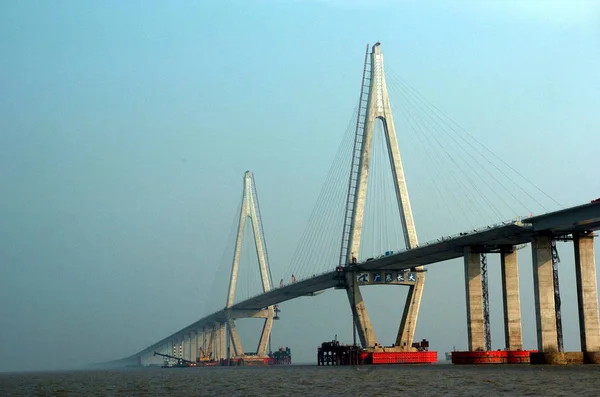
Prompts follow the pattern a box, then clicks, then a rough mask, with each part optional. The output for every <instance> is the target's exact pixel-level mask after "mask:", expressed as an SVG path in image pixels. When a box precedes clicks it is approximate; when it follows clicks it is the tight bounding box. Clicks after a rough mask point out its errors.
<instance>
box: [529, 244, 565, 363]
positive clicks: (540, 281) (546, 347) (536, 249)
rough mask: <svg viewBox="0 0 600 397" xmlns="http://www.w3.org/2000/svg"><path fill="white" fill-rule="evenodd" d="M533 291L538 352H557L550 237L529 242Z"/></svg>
mask: <svg viewBox="0 0 600 397" xmlns="http://www.w3.org/2000/svg"><path fill="white" fill-rule="evenodd" d="M531 253H532V256H533V289H534V296H535V320H536V328H537V343H538V350H539V351H540V352H544V353H550V352H558V336H557V331H556V308H555V306H554V277H553V273H552V236H536V237H534V238H533V240H532V242H531Z"/></svg>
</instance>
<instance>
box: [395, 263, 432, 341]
mask: <svg viewBox="0 0 600 397" xmlns="http://www.w3.org/2000/svg"><path fill="white" fill-rule="evenodd" d="M415 270H416V271H417V279H416V281H415V284H414V285H411V286H410V287H409V290H408V295H407V296H406V303H405V305H404V312H403V313H402V320H401V321H400V327H399V328H398V336H397V337H396V345H397V346H401V347H403V348H404V349H405V350H407V351H410V350H411V349H412V342H413V339H414V336H415V329H416V328H417V317H418V316H419V307H420V306H421V296H422V295H423V285H424V284H425V271H424V268H423V266H419V267H417V268H415Z"/></svg>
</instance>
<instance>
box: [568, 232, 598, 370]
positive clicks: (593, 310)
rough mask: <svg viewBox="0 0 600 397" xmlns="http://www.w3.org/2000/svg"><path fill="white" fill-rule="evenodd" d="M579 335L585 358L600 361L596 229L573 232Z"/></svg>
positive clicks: (591, 361)
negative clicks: (595, 251)
mask: <svg viewBox="0 0 600 397" xmlns="http://www.w3.org/2000/svg"><path fill="white" fill-rule="evenodd" d="M573 244H574V248H575V277H576V282H577V306H578V311H579V337H580V341H581V351H582V352H583V353H584V360H585V361H586V362H589V363H592V364H600V320H599V317H598V286H597V283H596V263H595V256H594V255H595V253H594V234H593V233H585V234H580V233H573Z"/></svg>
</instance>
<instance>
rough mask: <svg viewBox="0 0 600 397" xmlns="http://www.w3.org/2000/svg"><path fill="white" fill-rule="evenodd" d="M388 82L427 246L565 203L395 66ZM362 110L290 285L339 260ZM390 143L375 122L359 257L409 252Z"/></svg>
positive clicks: (314, 217)
mask: <svg viewBox="0 0 600 397" xmlns="http://www.w3.org/2000/svg"><path fill="white" fill-rule="evenodd" d="M386 81H387V87H388V94H389V96H390V100H391V102H392V111H393V117H394V121H395V125H396V131H397V134H398V140H399V145H400V152H401V156H402V158H403V162H404V169H405V173H406V179H407V184H408V189H409V195H410V200H411V204H412V207H413V211H414V213H415V219H416V228H417V233H418V234H419V236H420V241H421V242H422V244H423V243H425V242H427V241H435V240H437V239H439V238H441V237H443V236H447V235H451V234H456V233H459V232H470V231H472V230H474V229H477V228H480V227H484V226H486V225H492V224H497V223H500V222H503V221H512V220H515V219H519V218H523V217H528V216H531V215H533V214H540V213H545V212H548V211H549V210H550V209H557V208H562V206H561V205H560V204H559V203H558V202H557V201H556V200H554V199H553V198H552V197H550V196H549V195H548V194H547V193H545V192H544V191H543V190H542V189H540V188H539V187H538V186H537V185H535V183H533V182H532V181H530V180H528V179H527V178H526V177H525V176H524V175H523V174H522V173H521V172H519V171H518V170H517V169H516V168H515V167H513V166H511V165H509V164H508V163H507V162H505V161H504V160H502V159H501V158H500V157H499V156H497V155H496V154H495V153H494V152H493V151H492V150H491V149H489V148H488V147H486V146H485V145H484V144H483V143H482V142H481V139H478V138H477V137H476V136H475V135H474V134H471V133H469V132H467V131H466V130H465V129H463V128H462V127H460V125H459V124H458V123H456V122H455V121H453V120H452V119H451V118H450V117H449V116H448V115H447V114H446V113H444V112H443V111H442V110H440V109H439V108H438V107H436V106H435V105H433V104H432V103H430V102H429V101H427V100H426V99H425V98H424V96H423V95H421V94H420V93H419V92H418V91H417V90H416V89H415V88H413V87H412V86H410V85H409V84H408V83H407V82H405V81H404V80H403V79H402V78H400V77H399V76H398V75H397V74H396V73H395V72H394V71H393V70H389V68H388V69H387V70H386ZM357 111H358V108H357V109H355V112H354V115H353V116H352V117H351V118H350V123H349V126H348V129H347V130H346V134H345V135H344V138H343V139H342V142H341V144H340V147H339V149H338V152H337V154H336V157H335V159H334V161H333V163H332V165H331V168H330V170H329V172H328V174H327V177H326V179H325V183H324V184H323V188H322V190H321V193H320V195H319V197H318V199H317V202H316V204H315V206H314V209H313V211H312V213H311V216H310V218H309V220H308V223H307V225H306V228H305V230H304V233H303V234H302V237H301V239H300V242H299V244H298V247H297V248H296V250H295V252H294V255H293V257H292V260H291V263H290V266H289V267H288V270H287V271H286V272H285V276H284V279H283V281H284V284H287V283H288V282H292V281H294V280H300V279H303V278H307V277H311V276H313V275H316V274H320V273H323V272H326V271H331V270H332V269H333V268H334V266H335V264H336V260H338V259H339V243H340V239H341V229H342V228H343V224H344V223H343V217H344V199H345V197H344V196H345V194H346V193H347V189H348V186H347V184H348V179H349V172H350V164H351V159H352V143H353V135H354V128H353V125H352V124H353V120H355V118H356V112H357ZM386 145H387V144H386V140H385V137H384V131H383V125H382V123H381V122H376V125H375V131H374V136H373V147H372V152H371V153H372V154H371V161H370V164H369V182H368V184H367V199H366V205H365V213H364V224H363V233H362V238H361V247H360V255H359V260H366V259H368V258H370V257H377V256H380V255H382V254H385V253H386V252H389V251H398V250H403V249H406V247H405V244H404V241H403V237H402V226H401V222H400V215H399V209H398V205H397V200H396V196H395V191H394V185H393V177H392V171H391V166H390V162H389V159H388V156H387V150H388V149H387V146H386ZM340 168H341V169H340ZM336 248H338V250H337V252H336Z"/></svg>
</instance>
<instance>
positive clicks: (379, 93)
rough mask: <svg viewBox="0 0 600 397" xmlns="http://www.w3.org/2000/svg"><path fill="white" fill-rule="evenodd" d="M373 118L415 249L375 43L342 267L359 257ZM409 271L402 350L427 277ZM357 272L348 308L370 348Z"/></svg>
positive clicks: (368, 59) (350, 274)
mask: <svg viewBox="0 0 600 397" xmlns="http://www.w3.org/2000/svg"><path fill="white" fill-rule="evenodd" d="M377 119H379V120H381V122H382V124H383V130H384V133H385V139H386V143H387V151H388V156H389V160H390V165H391V169H392V175H393V179H394V188H395V192H396V199H397V202H398V208H399V210H400V218H401V222H402V228H403V232H404V241H405V244H406V248H407V249H411V248H415V247H416V246H417V244H418V241H417V233H416V230H415V223H414V220H413V216H412V211H411V208H410V201H409V198H408V189H407V187H406V180H405V179H404V171H403V169H402V161H401V159H400V151H399V149H398V140H397V138H396V129H395V128H394V119H393V118H392V109H391V106H390V101H389V97H388V91H387V86H386V82H385V73H384V68H383V54H382V53H381V46H380V43H376V44H375V45H374V46H373V47H372V49H371V53H370V54H369V47H368V46H367V51H366V54H365V63H364V70H363V78H362V86H361V93H360V103H359V111H358V118H357V123H356V136H355V141H354V152H353V158H352V166H351V171H350V181H349V186H348V197H347V202H346V213H345V224H344V231H343V235H342V245H341V250H340V265H341V266H348V265H352V264H353V263H354V262H356V258H358V253H359V248H360V239H361V232H362V226H363V217H364V209H365V200H366V196H367V182H368V179H369V163H370V159H371V147H372V142H373V130H374V127H375V122H376V120H377ZM411 270H412V271H414V278H415V280H414V281H413V282H412V283H410V284H409V292H408V296H407V299H406V303H405V306H404V313H403V314H402V320H401V322H400V327H399V330H398V336H397V338H396V346H398V347H399V348H401V349H402V350H411V347H412V341H413V337H414V332H415V328H416V325H417V316H418V314H419V306H420V303H421V296H422V294H423V284H424V282H425V273H424V271H423V267H422V266H418V267H415V268H413V269H411ZM358 277H359V273H358V272H356V271H347V272H346V291H347V293H348V299H349V300H350V305H351V307H352V313H353V318H354V327H355V331H356V332H358V336H359V338H360V343H361V344H362V346H363V347H373V346H375V345H376V343H377V338H376V336H375V332H374V330H373V327H372V325H371V320H370V319H369V314H368V312H367V309H366V307H365V304H364V301H363V298H362V294H361V292H360V288H359V279H358ZM362 284H364V283H362Z"/></svg>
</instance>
